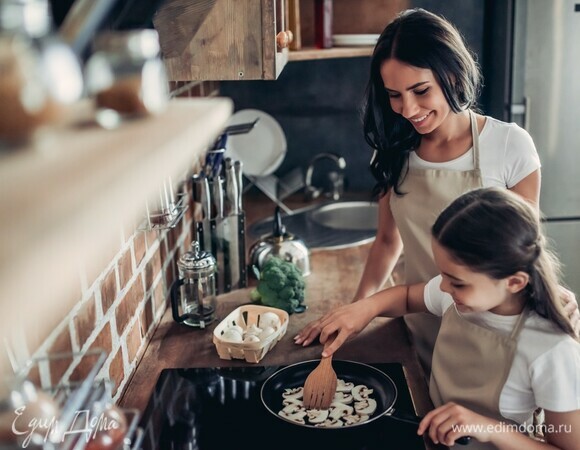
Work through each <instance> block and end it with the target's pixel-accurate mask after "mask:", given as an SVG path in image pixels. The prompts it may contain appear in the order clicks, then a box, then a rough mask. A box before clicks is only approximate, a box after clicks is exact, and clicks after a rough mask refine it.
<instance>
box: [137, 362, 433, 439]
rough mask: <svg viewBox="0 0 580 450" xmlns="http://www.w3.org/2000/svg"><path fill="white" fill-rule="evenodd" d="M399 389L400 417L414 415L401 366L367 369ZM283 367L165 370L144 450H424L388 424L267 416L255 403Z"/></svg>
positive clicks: (404, 426) (404, 430)
mask: <svg viewBox="0 0 580 450" xmlns="http://www.w3.org/2000/svg"><path fill="white" fill-rule="evenodd" d="M369 365H371V366H373V367H375V368H377V369H379V370H381V371H383V372H384V373H385V374H387V375H388V376H389V377H391V379H392V380H393V381H394V382H395V385H396V386H397V391H398V396H397V401H396V402H395V405H394V407H395V409H396V410H397V411H405V412H410V413H415V411H414V408H413V403H412V400H411V396H410V393H409V388H408V386H407V382H406V379H405V374H404V372H403V368H402V366H401V364H397V363H379V364H369ZM282 367H284V366H251V367H248V366H244V367H227V368H201V369H200V368H196V369H166V370H164V371H162V373H161V375H160V376H159V379H158V381H157V384H156V386H155V390H154V392H153V394H152V396H151V398H150V400H149V404H148V406H147V408H146V410H145V412H144V414H143V417H142V420H141V426H142V427H143V428H144V429H145V439H144V442H143V446H142V448H143V450H149V449H150V450H154V449H155V450H165V449H188V450H230V449H231V450H233V449H237V450H245V449H252V450H274V449H276V450H286V449H288V450H289V449H292V450H310V449H313V450H314V449H316V450H322V449H333V450H334V449H337V450H379V449H380V450H419V449H421V450H424V449H425V444H424V442H423V438H421V437H419V436H417V434H416V431H417V426H416V425H412V424H408V423H403V422H398V421H396V420H394V419H392V418H389V417H382V418H380V419H379V420H375V421H373V422H370V423H368V424H366V425H364V426H358V427H352V428H342V429H333V430H329V429H325V430H319V429H310V428H304V427H300V426H296V425H293V424H291V423H288V422H285V421H283V420H280V419H278V418H277V417H275V416H273V415H272V414H270V413H269V412H268V411H267V410H266V408H265V407H264V406H263V404H262V402H261V399H260V388H261V387H262V384H263V383H264V381H265V380H266V379H267V378H268V377H269V376H270V375H272V374H273V373H275V372H276V371H277V370H279V369H281V368H282Z"/></svg>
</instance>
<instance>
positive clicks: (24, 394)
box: [0, 350, 143, 450]
mask: <svg viewBox="0 0 580 450" xmlns="http://www.w3.org/2000/svg"><path fill="white" fill-rule="evenodd" d="M106 357H107V355H106V353H105V352H104V351H102V350H90V351H88V352H86V353H84V354H79V353H59V354H54V355H50V356H47V357H42V358H37V359H34V360H31V361H30V362H29V363H28V364H27V365H26V366H25V367H24V368H23V369H22V370H21V371H19V372H18V373H17V374H16V376H15V377H14V379H13V380H12V382H11V383H10V385H11V386H10V388H11V398H12V399H17V398H21V399H25V400H26V399H28V400H30V399H35V398H36V397H37V396H39V395H41V394H48V395H47V396H45V398H51V399H52V406H53V407H55V410H56V413H55V416H54V417H45V418H43V419H41V418H40V417H38V418H34V417H33V419H36V420H35V422H36V425H37V426H36V428H34V427H32V426H31V425H30V422H27V421H26V420H21V422H22V423H21V424H20V428H22V427H24V428H23V429H21V430H20V429H19V431H20V432H21V433H22V434H20V435H19V436H17V441H16V443H10V444H9V447H8V448H11V447H10V445H13V444H14V445H17V446H18V447H19V448H20V447H24V445H22V444H23V442H19V441H23V440H25V439H28V442H29V443H32V444H34V445H33V447H34V448H35V449H42V450H83V449H85V448H96V446H95V445H89V442H90V440H91V439H94V438H95V436H96V434H97V433H98V432H100V431H103V430H106V431H110V430H111V429H115V428H117V427H118V424H115V423H114V421H113V420H111V419H109V421H108V422H107V421H106V419H103V417H104V416H103V415H102V414H103V413H104V411H106V409H107V408H109V407H111V405H112V390H113V382H112V381H111V380H108V379H97V374H98V373H99V371H100V370H101V368H102V367H103V364H104V362H105V360H106ZM75 360H76V361H79V364H78V365H77V366H76V367H77V369H73V370H72V373H70V374H67V372H65V376H63V377H62V380H58V381H56V382H55V380H52V374H51V372H50V367H51V366H52V367H55V366H58V365H59V363H60V364H62V365H63V366H64V365H65V364H66V365H70V364H71V363H72V362H73V361H75ZM81 363H82V365H81ZM69 370H70V369H69ZM75 378H76V379H78V381H75ZM43 396H44V395H43ZM29 405H30V402H28V403H26V402H25V403H23V404H20V405H18V404H15V405H14V406H15V407H16V409H15V413H14V414H15V417H14V423H17V421H18V419H24V415H23V417H20V416H18V415H17V414H22V411H25V410H26V406H29ZM115 409H117V410H118V411H120V412H121V413H122V414H123V415H124V419H125V422H126V431H125V434H124V437H123V438H122V439H120V442H119V444H118V446H117V447H116V448H111V449H110V450H138V449H140V448H141V443H142V440H143V430H142V429H141V428H139V427H138V422H139V416H140V413H139V411H138V410H137V409H118V408H116V407H115ZM97 414H100V415H99V416H97ZM29 415H30V416H33V415H34V414H32V413H30V414H29ZM0 448H4V444H3V443H2V442H0Z"/></svg>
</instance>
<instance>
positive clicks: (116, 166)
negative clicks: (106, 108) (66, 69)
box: [0, 98, 232, 330]
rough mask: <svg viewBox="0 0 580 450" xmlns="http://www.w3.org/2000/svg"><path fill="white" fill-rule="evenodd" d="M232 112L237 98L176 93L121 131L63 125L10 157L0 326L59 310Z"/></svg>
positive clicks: (0, 224)
mask: <svg viewBox="0 0 580 450" xmlns="http://www.w3.org/2000/svg"><path fill="white" fill-rule="evenodd" d="M231 112H232V103H231V101H230V100H229V99H223V98H214V99H175V100H172V101H171V102H170V105H169V108H168V110H167V111H166V112H165V113H164V114H162V115H160V116H158V117H151V118H144V119H140V120H133V121H128V122H125V123H123V124H121V126H120V127H118V128H117V129H115V130H103V129H102V128H99V127H97V126H85V127H78V126H77V127H73V126H69V127H63V128H62V129H59V130H52V131H47V133H46V134H45V135H44V136H42V138H41V139H37V142H36V143H35V144H34V145H30V146H28V147H25V148H20V149H17V150H15V151H13V152H11V153H9V154H5V155H3V156H2V157H1V158H0V192H2V195H1V196H0V211H2V220H1V221H0V249H2V251H1V252H0V299H1V301H2V307H1V312H0V329H2V330H5V329H6V328H7V325H8V324H10V323H12V324H14V323H17V322H18V317H19V316H20V318H22V317H23V316H24V315H26V314H29V313H32V312H34V314H39V315H40V314H45V315H46V314H51V313H52V314H53V313H54V311H53V310H54V309H58V305H59V301H62V300H63V299H65V298H66V297H69V296H70V291H71V286H77V285H78V282H79V281H78V280H79V267H81V266H82V264H83V263H84V262H89V263H90V262H91V261H94V260H97V261H100V260H102V257H103V256H106V255H102V254H101V252H103V249H105V250H106V249H107V248H110V247H111V244H113V245H115V243H117V242H119V236H120V234H121V230H122V229H123V226H128V225H130V224H137V223H138V222H139V221H140V219H141V218H142V217H143V214H144V212H145V201H146V200H147V199H148V198H152V197H153V195H155V194H156V193H157V195H158V192H159V188H160V186H161V185H162V183H163V180H166V179H167V178H168V177H172V179H173V180H174V181H179V180H180V179H182V177H183V176H184V175H185V174H186V173H187V172H188V171H189V170H190V169H191V168H192V166H193V163H194V162H195V161H196V159H197V158H199V157H200V156H202V155H203V153H204V152H205V150H206V149H207V148H208V146H209V145H210V144H211V142H212V141H213V140H214V139H215V138H216V136H217V135H218V133H219V132H220V131H221V130H222V129H223V127H224V125H225V123H226V121H227V119H228V117H229V116H230V114H231ZM133 229H135V228H133ZM89 281H91V282H92V281H93V280H89Z"/></svg>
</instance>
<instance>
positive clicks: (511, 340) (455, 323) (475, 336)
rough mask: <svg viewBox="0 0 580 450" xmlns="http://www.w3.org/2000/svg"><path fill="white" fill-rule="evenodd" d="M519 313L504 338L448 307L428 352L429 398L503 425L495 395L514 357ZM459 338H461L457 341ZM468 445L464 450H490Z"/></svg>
mask: <svg viewBox="0 0 580 450" xmlns="http://www.w3.org/2000/svg"><path fill="white" fill-rule="evenodd" d="M527 313H528V311H527V309H524V311H523V312H522V313H521V314H520V315H519V317H518V319H517V321H516V324H515V325H514V328H513V330H512V332H511V334H509V335H503V334H500V333H498V332H496V331H493V330H490V329H487V328H485V327H482V326H479V325H477V324H475V323H472V322H470V321H469V320H466V319H464V318H463V317H461V315H460V314H459V313H458V312H457V309H456V307H455V305H452V306H451V307H450V308H448V309H447V311H446V312H445V314H444V315H443V320H442V322H441V330H440V331H439V336H438V337H437V343H436V344H435V350H434V352H433V367H432V372H431V380H430V383H429V394H430V396H431V400H432V401H433V404H434V405H435V406H436V407H438V406H441V405H443V404H445V403H447V402H456V403H459V404H460V405H462V406H465V407H466V408H469V409H471V410H473V411H475V412H477V413H479V414H482V415H484V416H487V417H491V418H494V419H496V420H500V421H503V422H507V423H512V422H511V421H510V420H508V419H505V418H504V417H502V415H501V413H500V410H499V397H500V394H501V391H502V389H503V387H504V385H505V382H506V380H507V377H508V375H509V372H510V369H511V366H512V363H513V360H514V356H515V353H516V348H517V343H518V337H519V335H520V332H521V330H522V328H523V326H524V322H525V320H526V317H527ZM458 337H460V338H458ZM495 448H496V447H495V446H494V445H491V444H489V443H483V442H478V441H475V440H474V441H472V442H471V443H470V444H469V445H468V446H467V447H466V449H470V450H471V449H478V450H483V449H495Z"/></svg>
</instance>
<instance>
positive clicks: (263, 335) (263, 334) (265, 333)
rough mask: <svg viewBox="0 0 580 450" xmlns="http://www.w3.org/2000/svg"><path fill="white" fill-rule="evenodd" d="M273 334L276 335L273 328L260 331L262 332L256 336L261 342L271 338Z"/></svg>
mask: <svg viewBox="0 0 580 450" xmlns="http://www.w3.org/2000/svg"><path fill="white" fill-rule="evenodd" d="M274 333H276V330H275V329H274V328H272V327H266V328H264V329H263V330H262V332H261V333H260V334H259V335H258V336H259V337H260V340H261V341H265V340H266V339H268V338H269V337H270V336H272V335H273V334H274Z"/></svg>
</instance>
